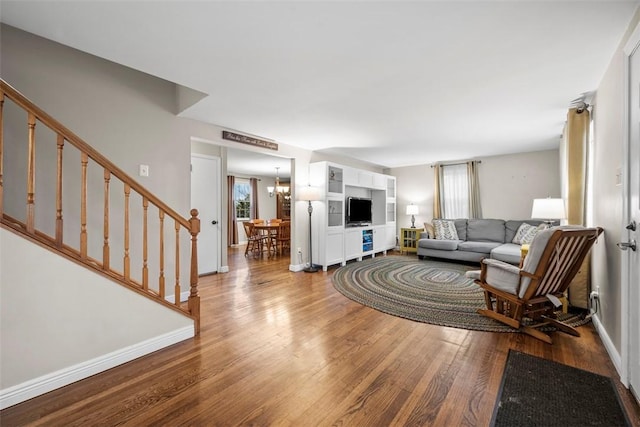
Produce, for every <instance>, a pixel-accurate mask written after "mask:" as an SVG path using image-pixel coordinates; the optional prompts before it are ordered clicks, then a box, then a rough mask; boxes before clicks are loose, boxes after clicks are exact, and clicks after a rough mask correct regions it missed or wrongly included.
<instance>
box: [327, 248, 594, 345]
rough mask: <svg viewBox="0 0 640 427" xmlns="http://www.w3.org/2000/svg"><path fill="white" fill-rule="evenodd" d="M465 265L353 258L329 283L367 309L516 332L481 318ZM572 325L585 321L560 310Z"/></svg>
mask: <svg viewBox="0 0 640 427" xmlns="http://www.w3.org/2000/svg"><path fill="white" fill-rule="evenodd" d="M478 268H479V267H472V266H468V265H463V264H454V263H448V262H441V261H430V260H428V261H427V260H417V259H415V258H413V259H412V258H407V257H402V256H385V257H378V258H371V259H367V260H364V261H361V262H353V263H350V264H347V265H346V266H344V267H340V268H338V269H337V270H336V271H335V272H334V273H333V286H334V287H335V288H336V289H337V290H338V291H339V292H340V293H342V294H343V295H344V296H346V297H347V298H350V299H352V300H354V301H356V302H359V303H360V304H363V305H366V306H367V307H371V308H374V309H376V310H378V311H382V312H384V313H387V314H392V315H394V316H399V317H404V318H407V319H411V320H415V321H417V322H423V323H430V324H434V325H440V326H450V327H454V328H461V329H471V330H476V331H488V332H518V331H517V330H516V329H514V328H511V327H509V326H507V325H504V324H502V323H500V322H498V321H496V320H493V319H490V318H488V317H485V316H481V315H480V314H478V313H477V310H478V309H479V308H485V307H486V306H485V302H484V293H483V291H482V289H481V288H480V287H479V286H478V285H476V284H475V283H474V282H473V280H471V279H468V278H467V277H465V273H466V272H467V271H469V270H477V269H478ZM559 318H560V320H562V321H564V322H566V323H567V324H569V325H571V326H574V327H575V326H580V325H582V324H585V323H588V322H589V319H586V320H585V319H583V318H582V317H581V316H579V315H575V314H561V315H559Z"/></svg>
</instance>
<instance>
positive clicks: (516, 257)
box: [491, 243, 522, 265]
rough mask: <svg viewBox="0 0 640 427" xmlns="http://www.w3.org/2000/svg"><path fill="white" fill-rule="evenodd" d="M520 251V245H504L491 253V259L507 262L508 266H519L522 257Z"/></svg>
mask: <svg viewBox="0 0 640 427" xmlns="http://www.w3.org/2000/svg"><path fill="white" fill-rule="evenodd" d="M520 249H521V248H520V245H516V244H515V243H505V244H504V245H500V246H498V247H497V248H495V249H493V250H492V251H491V258H493V259H497V260H500V261H504V262H508V263H509V264H515V265H519V264H520V258H521V257H522V253H521V252H520Z"/></svg>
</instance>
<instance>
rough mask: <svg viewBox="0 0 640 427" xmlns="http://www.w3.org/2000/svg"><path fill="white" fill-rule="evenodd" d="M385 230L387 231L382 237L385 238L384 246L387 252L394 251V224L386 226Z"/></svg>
mask: <svg viewBox="0 0 640 427" xmlns="http://www.w3.org/2000/svg"><path fill="white" fill-rule="evenodd" d="M385 228H386V230H387V231H386V233H385V235H384V237H385V246H386V248H387V250H389V249H394V248H395V247H396V226H395V224H393V225H387V226H385Z"/></svg>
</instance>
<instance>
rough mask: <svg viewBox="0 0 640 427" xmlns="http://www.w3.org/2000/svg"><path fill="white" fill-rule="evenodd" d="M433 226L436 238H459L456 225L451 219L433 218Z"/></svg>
mask: <svg viewBox="0 0 640 427" xmlns="http://www.w3.org/2000/svg"><path fill="white" fill-rule="evenodd" d="M433 228H434V229H435V232H436V240H460V239H458V231H457V230H456V225H455V223H454V222H453V221H451V220H447V219H434V220H433Z"/></svg>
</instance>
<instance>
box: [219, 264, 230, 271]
mask: <svg viewBox="0 0 640 427" xmlns="http://www.w3.org/2000/svg"><path fill="white" fill-rule="evenodd" d="M228 272H229V266H228V265H223V266H221V267H220V268H219V269H218V273H228Z"/></svg>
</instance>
